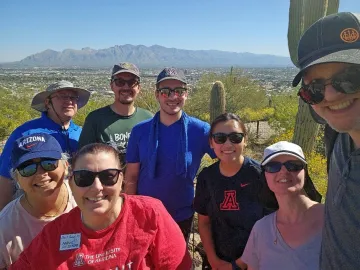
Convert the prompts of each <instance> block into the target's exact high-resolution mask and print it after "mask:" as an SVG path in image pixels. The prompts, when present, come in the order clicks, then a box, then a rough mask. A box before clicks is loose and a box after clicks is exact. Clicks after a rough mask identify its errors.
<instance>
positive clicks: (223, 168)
mask: <svg viewBox="0 0 360 270" xmlns="http://www.w3.org/2000/svg"><path fill="white" fill-rule="evenodd" d="M243 164H244V156H242V155H241V156H240V157H239V158H237V159H235V160H232V161H231V162H223V161H220V164H219V168H220V172H221V174H222V175H224V176H227V177H231V176H234V175H235V174H237V172H238V171H239V170H240V169H241V167H242V165H243Z"/></svg>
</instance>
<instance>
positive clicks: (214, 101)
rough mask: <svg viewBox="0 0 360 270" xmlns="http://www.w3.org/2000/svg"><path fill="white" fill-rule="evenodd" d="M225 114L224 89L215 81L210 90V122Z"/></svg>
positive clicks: (221, 84)
mask: <svg viewBox="0 0 360 270" xmlns="http://www.w3.org/2000/svg"><path fill="white" fill-rule="evenodd" d="M224 112H225V87H224V84H223V83H222V82H220V81H216V82H215V83H214V85H213V87H212V89H211V96H210V122H212V121H214V119H215V118H216V117H218V116H219V115H220V114H222V113H224Z"/></svg>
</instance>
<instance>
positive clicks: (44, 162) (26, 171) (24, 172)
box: [17, 159, 59, 177]
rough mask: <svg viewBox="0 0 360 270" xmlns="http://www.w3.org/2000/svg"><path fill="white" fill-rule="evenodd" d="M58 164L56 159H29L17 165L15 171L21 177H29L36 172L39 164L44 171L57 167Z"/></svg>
mask: <svg viewBox="0 0 360 270" xmlns="http://www.w3.org/2000/svg"><path fill="white" fill-rule="evenodd" d="M58 164H59V163H58V160H57V159H41V160H40V161H38V162H35V161H32V160H30V161H26V162H24V163H23V164H21V165H20V166H19V167H17V171H18V172H19V174H20V175H21V176H23V177H30V176H32V175H34V174H35V173H36V172H37V169H38V166H39V165H40V166H41V168H43V169H44V171H46V172H51V171H54V170H55V169H56V168H57V167H58Z"/></svg>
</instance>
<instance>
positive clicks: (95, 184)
mask: <svg viewBox="0 0 360 270" xmlns="http://www.w3.org/2000/svg"><path fill="white" fill-rule="evenodd" d="M91 188H92V189H95V190H98V191H101V190H103V185H102V183H101V181H100V179H99V177H98V176H96V177H95V179H94V182H93V183H92V185H91Z"/></svg>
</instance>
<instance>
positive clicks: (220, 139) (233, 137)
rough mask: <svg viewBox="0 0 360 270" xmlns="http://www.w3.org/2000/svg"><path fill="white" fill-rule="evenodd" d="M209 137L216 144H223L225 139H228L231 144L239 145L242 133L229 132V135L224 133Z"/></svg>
mask: <svg viewBox="0 0 360 270" xmlns="http://www.w3.org/2000/svg"><path fill="white" fill-rule="evenodd" d="M211 137H212V138H213V139H214V142H215V143H217V144H224V143H225V142H226V141H227V138H229V140H230V142H231V143H235V144H238V143H241V142H242V140H243V138H244V133H239V132H231V133H229V134H226V133H214V134H212V135H211Z"/></svg>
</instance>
